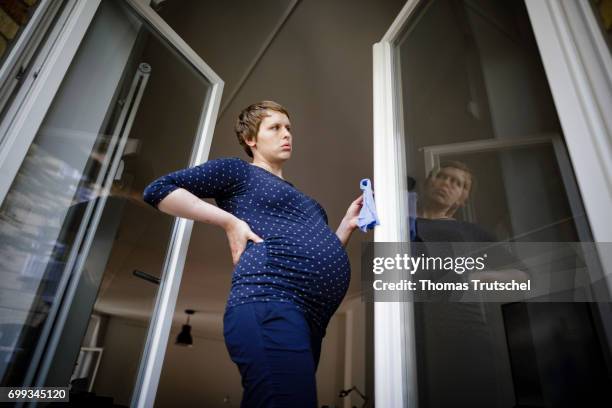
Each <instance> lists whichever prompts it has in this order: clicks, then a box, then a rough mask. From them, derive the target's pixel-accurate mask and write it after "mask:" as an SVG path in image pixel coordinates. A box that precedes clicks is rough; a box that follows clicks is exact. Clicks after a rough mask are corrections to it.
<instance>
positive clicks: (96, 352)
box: [0, 0, 210, 406]
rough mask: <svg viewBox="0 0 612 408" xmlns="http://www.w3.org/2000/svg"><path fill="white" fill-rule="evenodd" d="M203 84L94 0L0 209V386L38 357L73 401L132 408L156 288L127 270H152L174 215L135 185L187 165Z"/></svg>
mask: <svg viewBox="0 0 612 408" xmlns="http://www.w3.org/2000/svg"><path fill="white" fill-rule="evenodd" d="M209 91H210V84H209V83H208V82H207V81H206V80H205V78H204V77H203V76H202V75H201V74H199V73H198V72H196V71H195V70H194V69H193V68H192V67H191V66H190V65H188V64H187V63H186V62H185V61H184V60H183V59H182V58H181V57H179V55H178V54H177V53H176V52H175V51H174V50H173V49H171V48H170V47H169V46H168V44H167V43H166V42H165V41H163V40H162V39H160V38H159V37H157V36H156V35H155V34H154V33H153V32H152V30H150V29H149V28H148V26H147V25H145V24H143V23H142V22H141V20H140V18H139V17H137V16H136V15H135V14H134V13H133V12H132V11H131V10H130V9H129V8H128V7H127V6H126V4H125V2H123V1H120V0H105V1H102V3H101V5H100V7H99V9H98V11H97V13H96V15H95V18H94V20H93V22H92V24H91V26H90V27H89V28H88V31H87V33H86V36H85V38H84V40H83V41H82V43H81V45H80V48H79V50H78V52H77V55H76V56H75V59H74V60H73V62H72V64H71V66H70V69H69V71H68V72H67V74H66V76H65V78H64V80H63V82H62V85H61V88H60V90H59V92H58V93H57V95H56V96H55V98H54V101H53V103H52V106H51V107H50V109H49V111H48V113H47V115H46V117H45V120H44V123H43V124H42V126H41V128H40V130H39V132H38V134H37V136H36V138H35V140H34V142H33V144H32V145H31V147H30V149H29V152H28V154H27V157H26V159H25V161H24V162H23V165H22V167H21V169H20V171H19V173H18V175H17V177H16V179H15V181H14V182H13V185H12V186H11V189H10V193H9V195H8V196H7V199H6V200H5V202H4V203H3V205H2V207H1V209H0V251H1V252H0V259H2V272H1V273H2V279H1V280H0V310H1V318H2V329H1V331H2V335H1V336H0V341H1V342H2V348H1V349H0V355H1V357H2V358H1V359H0V376H1V378H2V384H3V385H20V384H22V383H24V381H25V382H27V381H29V380H31V379H32V377H34V376H36V375H38V374H39V371H38V370H39V368H38V367H39V366H38V364H40V363H41V361H43V362H44V361H47V362H49V366H50V370H49V372H48V376H47V379H46V382H45V383H46V384H48V385H62V386H66V384H68V383H70V382H71V384H72V393H73V395H71V397H70V399H71V401H81V402H85V403H86V402H92V401H97V402H100V401H103V400H105V399H106V401H110V400H112V401H113V403H114V404H117V405H125V406H127V405H129V403H130V398H131V394H132V391H133V387H134V381H135V379H136V375H137V371H138V365H139V361H140V357H141V353H142V349H143V346H144V342H145V337H146V334H147V330H148V325H149V321H150V318H151V313H152V310H153V307H154V303H155V299H156V295H157V291H158V288H159V285H158V284H156V283H154V282H155V279H153V282H151V281H148V280H144V279H142V278H140V277H138V276H136V274H135V273H134V272H135V271H138V272H139V273H140V275H142V273H145V274H148V275H151V276H153V277H156V278H159V277H160V275H161V271H162V268H163V262H164V259H165V256H166V253H167V250H168V247H169V238H170V233H171V227H172V222H173V218H172V217H169V216H164V215H160V213H159V212H157V211H155V210H154V209H153V208H152V207H150V206H149V205H148V204H146V203H144V202H143V201H142V191H143V189H144V187H145V186H146V185H147V184H148V183H149V182H150V180H152V179H154V178H155V177H158V176H159V175H162V174H166V173H169V172H171V171H173V170H176V169H178V168H184V167H185V166H186V165H187V164H188V163H189V159H190V154H191V151H192V146H193V144H194V142H195V136H196V134H197V131H198V128H199V126H200V121H201V118H202V111H203V110H204V108H205V106H206V104H207V103H208V100H209ZM72 277H78V278H79V280H78V285H77V286H76V291H75V292H74V294H70V293H68V292H67V291H66V290H65V288H66V287H68V285H69V284H70V283H71V281H70V279H69V278H72ZM75 279H76V278H75ZM68 295H71V297H67V296H68ZM63 298H64V299H63ZM60 302H63V303H64V304H67V305H70V308H69V309H68V313H67V315H66V317H65V325H64V326H63V328H62V331H61V332H58V331H57V330H58V327H59V326H58V324H57V322H58V321H57V320H56V321H54V319H56V317H57V316H55V315H54V313H55V311H56V309H57V307H58V305H59V304H60ZM62 320H63V319H62ZM49 333H55V334H61V335H60V337H59V338H58V341H59V342H58V344H59V346H58V348H57V350H56V352H55V353H54V354H50V353H49V352H48V349H47V348H46V344H45V342H46V341H47V340H48V339H49ZM47 359H48V360H47ZM77 359H78V361H77ZM75 364H76V366H75ZM94 377H95V378H94Z"/></svg>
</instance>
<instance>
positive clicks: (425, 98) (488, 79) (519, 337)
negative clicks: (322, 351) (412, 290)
mask: <svg viewBox="0 0 612 408" xmlns="http://www.w3.org/2000/svg"><path fill="white" fill-rule="evenodd" d="M397 57H398V60H399V64H400V70H399V78H398V80H399V83H400V84H401V85H400V86H401V94H402V105H403V109H404V111H403V123H404V126H405V129H404V134H405V146H406V165H407V171H408V174H407V175H406V177H407V185H408V189H409V191H407V192H406V194H407V195H408V200H406V201H407V202H409V203H410V202H411V201H412V202H413V203H414V202H415V201H416V209H414V208H410V209H409V212H411V213H412V215H413V217H412V219H409V220H407V222H410V223H411V237H412V239H413V241H421V242H451V243H452V242H483V241H484V242H489V241H500V240H503V241H508V242H560V241H561V242H574V241H592V236H591V233H590V229H589V224H588V220H587V219H586V216H585V212H584V208H583V205H582V201H581V197H580V194H579V190H578V187H577V185H576V182H575V178H574V174H573V171H572V166H571V162H570V160H569V157H568V155H567V151H566V147H565V143H564V140H563V133H562V130H561V126H560V124H559V121H558V118H557V116H556V111H555V108H554V104H553V101H552V97H551V94H550V90H549V88H548V83H547V80H546V75H545V73H544V70H543V67H542V65H541V61H540V58H539V53H538V49H537V45H536V42H535V39H534V37H533V33H532V30H531V25H530V21H529V17H528V15H527V11H526V9H525V5H524V3H523V2H520V1H516V2H514V1H510V2H491V1H485V0H464V1H459V0H435V1H429V2H421V3H420V9H419V10H418V11H417V12H416V13H415V15H414V18H413V20H412V22H411V23H409V24H408V28H407V29H406V31H405V33H404V35H403V37H402V38H401V40H400V41H399V43H398V45H397ZM415 213H416V214H415ZM414 218H416V219H414ZM449 248H450V246H449ZM428 255H430V256H431V255H436V254H428ZM447 255H448V254H447ZM508 255H509V257H510V256H518V257H520V254H516V253H512V254H510V253H509V254H508ZM595 262H597V260H595ZM517 265H520V268H516V269H513V270H508V271H486V272H489V275H488V277H491V276H493V275H491V274H494V275H495V276H496V279H501V280H506V279H507V280H510V279H515V280H519V281H520V280H525V279H529V277H530V276H534V274H537V273H538V271H539V270H541V269H542V268H545V269H546V270H549V269H550V264H548V265H546V264H544V265H542V264H540V265H539V266H538V265H533V264H520V263H517ZM538 268H540V269H538ZM479 278H480V277H479ZM566 299H567V298H566ZM513 305H514V303H512V304H511V303H508V304H501V303H441V302H437V303H436V302H432V303H415V304H414V313H415V341H416V356H417V374H418V386H419V389H418V395H419V406H423V407H441V406H470V407H492V406H557V405H556V404H558V403H559V401H564V403H568V404H570V406H571V405H574V406H576V404H578V401H579V402H580V404H579V405H584V404H587V405H588V403H589V401H596V400H597V399H598V398H604V399H606V398H607V399H606V401H609V400H610V397H609V396H606V395H605V390H606V389H609V387H610V385H612V384H609V376H608V375H607V374H606V373H607V372H609V370H610V367H607V366H606V365H605V364H603V365H602V364H599V363H598V364H593V361H595V359H596V358H597V357H596V356H600V355H608V354H609V347H608V345H607V344H608V343H607V342H608V339H607V338H606V337H605V336H603V335H601V333H602V332H601V330H600V329H601V321H602V319H609V318H610V316H609V312H606V311H604V310H603V308H602V307H601V306H602V305H601V304H597V303H592V304H587V306H586V307H585V305H584V304H578V303H576V304H568V303H529V304H528V305H527V304H524V303H516V305H518V306H513ZM581 321H582V322H583V323H579V322H581ZM584 322H587V323H584ZM598 333H599V334H598ZM553 344H554V345H555V347H553ZM593 347H596V350H591V351H592V353H594V354H592V356H590V357H589V358H586V357H585V358H583V357H584V356H586V354H588V353H589V349H591V348H593ZM576 348H578V349H579V350H580V351H577V350H576ZM572 350H573V351H572ZM585 353H586V354H585ZM551 359H552V360H555V359H557V360H562V361H563V363H561V362H559V363H558V364H557V363H555V364H552V363H550V360H551ZM536 365H537V366H538V367H540V370H539V371H534V367H535V366H536ZM542 367H547V368H545V369H542ZM555 370H556V371H555ZM559 370H561V373H564V374H560V373H559ZM570 373H571V375H570ZM560 376H564V377H563V379H562V378H561V377H560ZM578 378H580V380H578Z"/></svg>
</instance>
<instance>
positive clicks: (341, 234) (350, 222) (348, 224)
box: [336, 195, 363, 247]
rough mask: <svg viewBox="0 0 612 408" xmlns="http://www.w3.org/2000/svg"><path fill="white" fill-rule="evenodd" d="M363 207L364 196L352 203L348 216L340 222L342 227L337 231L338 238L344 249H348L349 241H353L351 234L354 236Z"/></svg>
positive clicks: (347, 212)
mask: <svg viewBox="0 0 612 408" xmlns="http://www.w3.org/2000/svg"><path fill="white" fill-rule="evenodd" d="M361 207H363V195H360V196H359V197H358V198H357V199H356V200H355V201H353V202H352V203H351V205H350V206H349V208H348V210H347V211H346V215H345V216H344V218H343V219H342V221H341V222H340V226H339V227H338V229H337V230H336V236H337V237H338V239H339V240H340V242H342V246H344V247H346V245H347V244H348V242H349V239H351V234H353V231H355V228H357V219H358V218H359V212H360V211H361Z"/></svg>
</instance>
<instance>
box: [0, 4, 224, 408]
mask: <svg viewBox="0 0 612 408" xmlns="http://www.w3.org/2000/svg"><path fill="white" fill-rule="evenodd" d="M123 1H125V2H126V3H127V4H128V5H129V6H130V7H131V8H132V9H133V10H134V11H135V12H136V13H137V14H139V15H140V17H141V18H142V19H143V20H144V21H146V22H147V23H149V25H150V27H151V28H152V29H153V30H155V31H156V32H157V34H159V35H160V36H161V37H162V38H164V39H165V40H166V41H167V42H168V43H169V44H170V46H172V47H173V48H174V50H175V51H176V52H177V53H178V54H179V55H181V56H182V57H183V58H185V60H186V61H187V62H188V63H189V64H190V65H191V66H192V67H193V68H194V69H195V70H196V71H197V72H199V73H200V74H201V75H202V76H204V77H205V78H206V80H208V81H209V82H210V84H211V88H210V91H209V95H208V101H207V105H206V109H205V110H204V111H203V112H202V115H201V117H200V123H199V126H198V129H197V134H196V139H195V142H194V146H193V150H192V155H191V158H190V160H189V163H188V165H189V166H194V165H196V164H199V163H202V162H205V161H206V160H208V155H209V152H210V146H211V143H212V137H213V132H214V127H215V124H216V119H217V116H218V113H219V107H220V104H221V95H222V92H223V87H224V83H223V81H222V80H221V78H220V77H219V76H218V75H217V74H216V73H215V72H214V71H213V70H212V69H211V68H210V67H209V66H208V65H207V64H206V63H205V62H204V61H203V60H202V59H201V58H200V57H199V56H198V55H197V53H196V52H195V51H193V50H192V49H191V48H190V47H189V46H188V45H187V44H186V43H185V42H184V41H183V40H182V39H181V38H180V37H179V36H178V35H177V34H176V33H175V32H174V31H173V30H172V29H171V28H170V26H168V24H167V23H166V22H165V21H164V20H163V19H162V18H161V17H160V16H159V15H158V14H157V13H156V12H155V11H154V10H153V9H152V8H151V7H150V6H149V4H148V3H149V1H148V0H123ZM100 2H101V0H87V1H77V0H72V2H71V4H70V5H69V6H70V7H71V8H70V11H69V12H68V13H67V17H66V18H65V20H64V21H62V22H61V23H60V24H57V25H56V26H55V27H54V28H53V30H54V31H55V35H53V36H52V37H51V41H49V42H48V43H47V44H46V45H45V46H46V47H48V48H49V49H48V52H46V53H44V58H43V57H39V58H38V60H37V61H35V64H36V65H35V66H34V69H32V70H31V73H32V74H33V75H34V77H33V78H32V83H31V86H30V87H28V88H27V89H24V90H23V93H24V95H22V98H21V99H20V103H19V108H18V109H17V110H16V114H15V116H14V118H13V119H12V123H11V125H10V127H9V128H8V131H7V136H8V137H7V138H6V140H5V141H6V142H7V143H8V144H7V143H5V144H4V146H3V149H2V150H1V151H0V204H1V203H2V202H3V201H4V198H5V196H6V194H7V192H8V190H9V188H10V186H11V184H12V181H13V179H14V178H15V176H16V175H17V172H18V170H19V168H20V167H21V164H22V162H23V160H24V158H25V156H26V153H27V151H28V149H29V147H30V145H31V143H32V141H33V140H34V138H35V136H36V134H37V132H38V129H39V128H40V126H41V124H42V122H43V120H44V117H45V115H46V113H47V111H48V109H49V108H50V106H51V104H52V101H53V98H54V97H55V94H56V93H57V91H58V89H59V87H60V84H61V82H62V80H63V78H64V76H65V75H66V73H67V71H68V68H69V67H70V63H71V62H72V59H73V58H74V56H75V54H76V52H77V50H78V48H79V45H80V44H81V41H82V40H83V38H84V36H85V33H86V31H87V29H88V27H89V25H90V24H91V22H92V20H93V17H94V15H95V13H96V11H97V9H98V6H99V5H100ZM9 142H10V143H9ZM192 227H193V221H192V220H188V219H185V218H175V221H174V224H173V227H172V232H171V235H170V239H169V243H168V252H167V254H166V259H165V260H164V266H163V270H162V280H161V284H160V288H159V291H158V294H157V299H156V303H155V307H154V310H153V314H152V317H151V321H150V326H149V330H148V334H147V340H146V344H145V349H144V352H143V356H142V358H141V361H140V368H139V373H138V378H137V381H136V385H135V388H134V392H133V395H132V401H131V406H132V407H151V406H153V405H154V403H155V395H156V392H157V386H158V384H159V377H160V375H161V369H162V365H163V359H164V356H165V352H166V346H167V343H168V338H169V335H170V329H171V326H172V321H173V316H174V309H175V306H176V301H177V298H178V292H179V287H180V283H181V278H182V273H183V267H184V265H185V258H186V255H187V248H188V246H189V240H190V237H191V230H192ZM71 283H72V284H74V279H73V280H72V282H71ZM39 385H42V384H39Z"/></svg>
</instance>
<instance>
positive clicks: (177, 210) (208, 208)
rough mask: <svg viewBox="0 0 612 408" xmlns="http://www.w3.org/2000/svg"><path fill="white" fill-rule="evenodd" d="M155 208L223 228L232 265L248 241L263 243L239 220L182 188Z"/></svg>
mask: <svg viewBox="0 0 612 408" xmlns="http://www.w3.org/2000/svg"><path fill="white" fill-rule="evenodd" d="M157 208H158V209H159V210H160V211H162V212H165V213H166V214H170V215H174V216H175V217H181V218H189V219H190V220H194V221H198V222H204V223H207V224H212V225H217V226H219V227H221V228H223V229H224V230H225V234H226V235H227V240H228V242H229V245H230V250H231V252H232V262H233V264H234V265H236V263H238V260H239V259H240V255H242V252H244V249H245V248H246V244H247V242H248V241H249V240H252V241H254V242H262V241H263V240H262V239H261V238H260V237H259V236H258V235H257V234H255V233H254V232H253V231H251V228H250V227H249V225H248V224H247V223H246V222H244V221H243V220H241V219H240V218H238V217H236V216H234V215H233V214H230V213H228V212H227V211H224V210H222V209H220V208H219V207H216V206H214V205H212V204H209V203H207V202H206V201H204V200H201V199H200V198H198V197H197V196H195V195H194V194H192V193H190V192H189V191H187V190H185V189H183V188H178V189H176V190H174V191H172V192H171V193H170V194H168V195H167V196H166V197H165V198H164V199H163V200H162V201H160V202H159V204H158V206H157Z"/></svg>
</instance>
